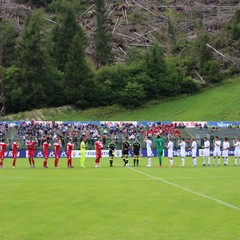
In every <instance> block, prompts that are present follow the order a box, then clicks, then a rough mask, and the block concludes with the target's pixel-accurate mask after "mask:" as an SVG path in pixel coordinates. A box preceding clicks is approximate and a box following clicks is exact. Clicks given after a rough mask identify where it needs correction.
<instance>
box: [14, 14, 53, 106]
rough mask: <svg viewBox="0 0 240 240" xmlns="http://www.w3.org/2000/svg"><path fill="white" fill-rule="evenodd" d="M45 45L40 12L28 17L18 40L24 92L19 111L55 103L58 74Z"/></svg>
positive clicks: (20, 81)
mask: <svg viewBox="0 0 240 240" xmlns="http://www.w3.org/2000/svg"><path fill="white" fill-rule="evenodd" d="M46 45H47V42H46V36H45V35H44V33H43V17H42V13H41V11H39V12H37V13H36V14H34V15H31V16H29V18H28V19H27V21H26V25H25V29H24V31H23V33H22V36H21V39H20V42H19V48H18V52H19V62H18V64H17V67H18V68H19V71H20V78H19V79H18V81H19V86H20V87H21V91H22V95H21V96H20V97H21V98H22V99H21V102H22V105H21V106H19V110H29V109H32V108H40V107H45V106H48V104H49V102H52V99H51V98H53V97H54V96H52V94H53V92H54V88H55V84H56V82H53V80H54V78H55V76H56V75H57V74H55V73H56V72H55V71H54V70H53V68H52V66H51V62H50V60H49V56H48V53H47V47H46ZM21 91H20V90H19V92H21Z"/></svg>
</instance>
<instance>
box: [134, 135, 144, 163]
mask: <svg viewBox="0 0 240 240" xmlns="http://www.w3.org/2000/svg"><path fill="white" fill-rule="evenodd" d="M132 151H133V166H134V167H135V166H138V164H139V156H140V154H141V151H142V147H141V143H140V142H139V140H138V138H136V140H135V142H134V143H133V146H132Z"/></svg>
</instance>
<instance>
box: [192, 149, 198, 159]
mask: <svg viewBox="0 0 240 240" xmlns="http://www.w3.org/2000/svg"><path fill="white" fill-rule="evenodd" d="M196 156H197V151H196V150H192V157H194V158H195V157H196Z"/></svg>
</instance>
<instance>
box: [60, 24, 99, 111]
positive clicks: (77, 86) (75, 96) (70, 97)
mask: <svg viewBox="0 0 240 240" xmlns="http://www.w3.org/2000/svg"><path fill="white" fill-rule="evenodd" d="M85 46H86V38H85V35H84V33H83V30H82V29H81V28H80V29H79V30H78V31H77V33H76V35H75V37H74V38H73V41H72V44H71V47H70V51H69V55H68V61H67V64H66V71H65V82H64V93H65V96H66V99H67V101H68V103H70V104H76V105H77V106H79V107H82V108H85V107H87V106H88V107H90V106H92V105H94V94H93V92H94V89H95V84H94V81H93V72H92V71H91V68H90V67H89V64H88V62H87V59H86V54H85Z"/></svg>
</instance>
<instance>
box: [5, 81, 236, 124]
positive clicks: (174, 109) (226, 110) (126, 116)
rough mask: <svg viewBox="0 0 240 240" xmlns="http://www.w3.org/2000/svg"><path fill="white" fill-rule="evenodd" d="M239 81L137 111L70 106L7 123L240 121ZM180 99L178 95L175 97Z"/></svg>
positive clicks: (19, 116)
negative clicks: (86, 108) (32, 119)
mask: <svg viewBox="0 0 240 240" xmlns="http://www.w3.org/2000/svg"><path fill="white" fill-rule="evenodd" d="M239 92H240V79H235V80H232V81H229V82H225V83H224V84H222V85H220V86H218V87H214V88H211V89H208V90H205V91H203V92H200V93H198V94H195V95H192V96H184V97H180V98H177V99H173V100H168V101H166V100H165V101H162V102H158V103H157V104H155V105H153V104H147V105H144V106H142V107H141V108H139V109H136V110H132V111H130V110H126V109H123V108H120V107H118V106H110V107H105V108H103V107H101V108H94V109H89V110H84V111H82V110H79V109H76V108H73V107H70V106H65V107H61V108H51V109H41V110H35V111H32V112H25V113H19V114H15V115H9V116H7V117H5V118H3V119H5V120H20V119H31V118H34V119H36V120H50V121H52V120H59V121H61V120H63V121H94V120H95V121H108V120H110V121H114V120H115V121H158V120H162V121H164V120H165V121H173V120H174V121H206V120H207V121H239V119H240V110H239V102H240V94H239ZM176 97H178V96H176Z"/></svg>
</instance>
